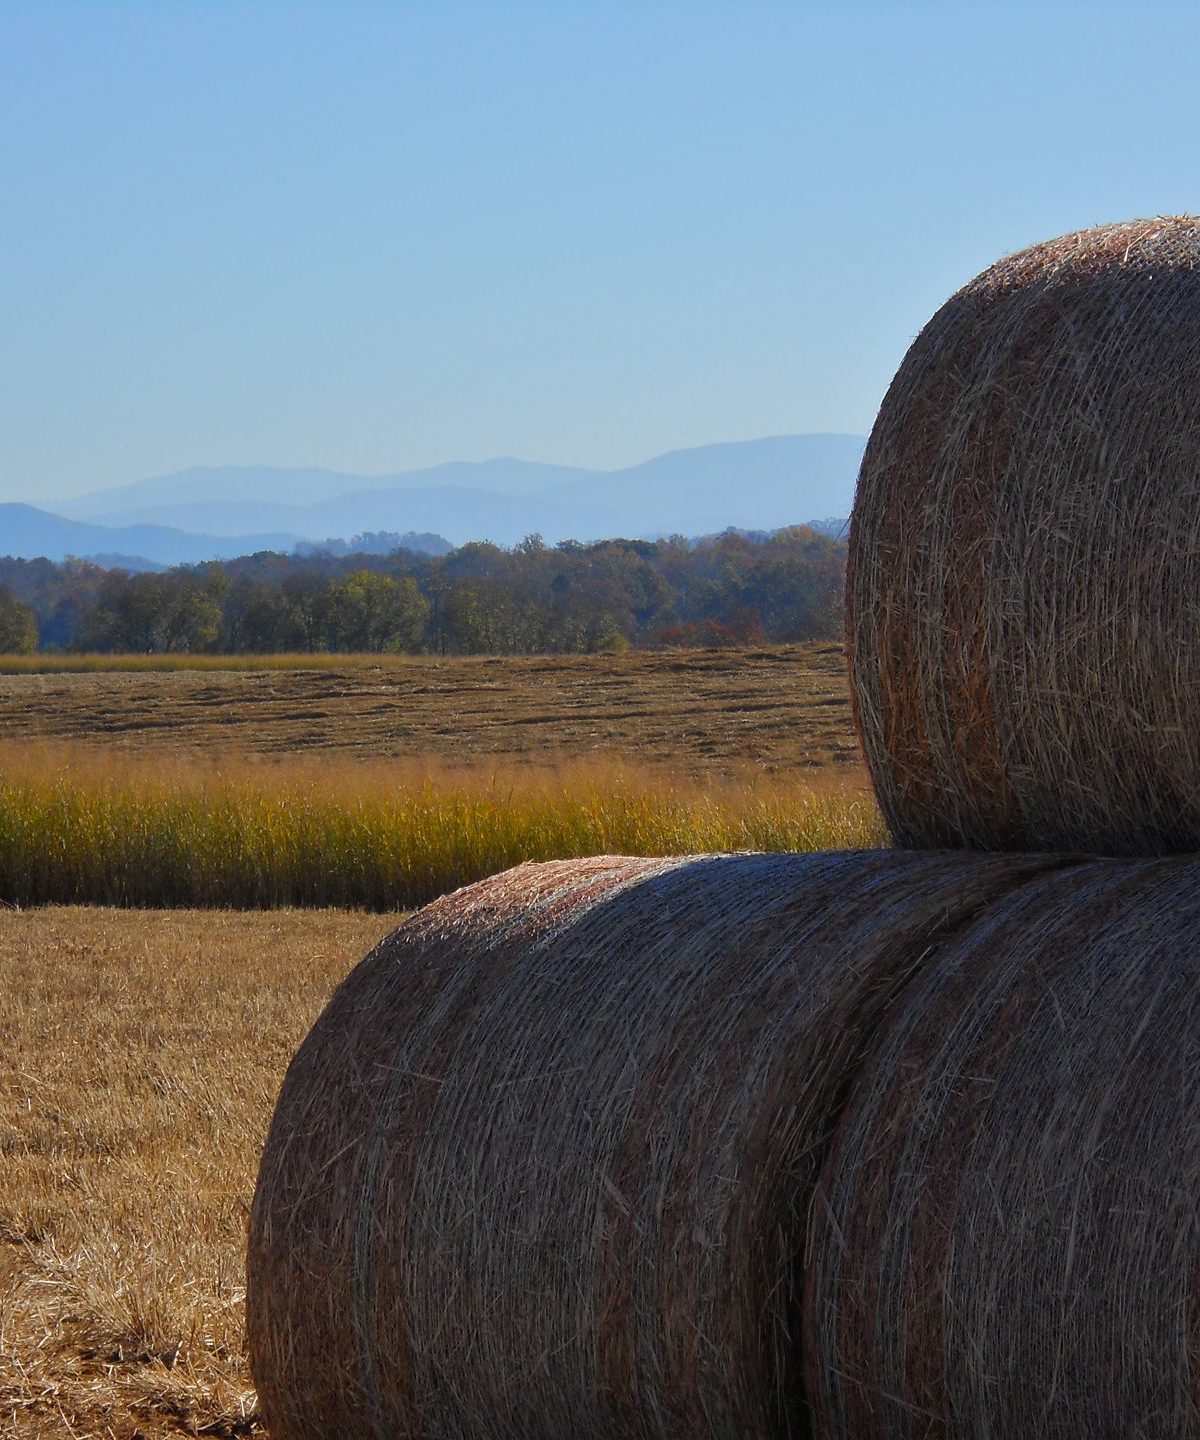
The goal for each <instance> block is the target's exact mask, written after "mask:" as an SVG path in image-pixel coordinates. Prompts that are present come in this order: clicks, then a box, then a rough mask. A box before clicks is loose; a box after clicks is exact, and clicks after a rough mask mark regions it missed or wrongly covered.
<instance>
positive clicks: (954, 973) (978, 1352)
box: [806, 857, 1200, 1440]
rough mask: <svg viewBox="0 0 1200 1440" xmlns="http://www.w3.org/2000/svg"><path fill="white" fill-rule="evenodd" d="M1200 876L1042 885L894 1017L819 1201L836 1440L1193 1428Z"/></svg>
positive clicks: (1112, 877) (820, 1313)
mask: <svg viewBox="0 0 1200 1440" xmlns="http://www.w3.org/2000/svg"><path fill="white" fill-rule="evenodd" d="M1198 940H1200V860H1198V859H1196V858H1192V857H1188V858H1186V859H1176V860H1157V861H1144V862H1137V861H1125V862H1119V861H1097V862H1094V863H1093V864H1091V865H1088V866H1084V867H1081V868H1078V869H1073V870H1070V871H1063V872H1058V873H1054V874H1048V875H1046V876H1044V877H1043V878H1042V879H1041V880H1039V881H1038V882H1036V883H1035V884H1033V885H1029V886H1026V887H1024V888H1023V889H1022V890H1021V891H1020V892H1019V893H1015V894H1014V895H1013V896H1012V897H1011V898H1010V899H1009V900H1008V901H1007V902H1002V903H1000V904H998V905H995V906H993V907H992V909H991V910H990V911H989V912H988V913H987V915H986V916H983V917H981V918H980V919H979V920H978V921H977V922H976V923H973V924H972V925H970V926H968V927H967V928H966V929H965V930H964V931H963V932H962V933H960V934H959V935H958V936H956V937H954V938H953V939H952V940H950V941H949V942H948V943H947V944H946V945H945V946H944V947H943V949H942V951H941V953H940V955H939V956H938V958H937V960H936V962H935V963H934V964H933V965H932V966H931V967H930V968H928V969H927V970H926V971H925V972H924V973H923V974H922V975H921V976H920V977H918V978H917V980H916V981H915V982H914V984H913V985H912V987H911V989H910V990H909V991H908V992H907V993H906V994H905V996H904V998H903V1000H902V1001H901V1002H900V1005H899V1006H898V1011H899V1013H898V1014H897V1015H896V1017H895V1020H894V1023H892V1025H891V1026H890V1029H889V1033H888V1034H887V1036H886V1039H885V1040H883V1042H882V1043H881V1046H880V1048H879V1049H878V1050H877V1053H876V1054H875V1056H874V1057H873V1059H872V1060H871V1062H870V1064H869V1065H868V1067H867V1069H866V1072H865V1074H863V1075H862V1076H861V1078H860V1080H859V1082H858V1084H857V1086H856V1089H855V1093H854V1095H853V1097H852V1099H851V1100H850V1103H849V1105H848V1106H847V1108H846V1111H845V1113H844V1115H843V1118H842V1121H841V1127H840V1132H839V1135H838V1139H837V1143H836V1147H835V1150H834V1153H833V1154H832V1155H831V1157H830V1161H829V1164H828V1165H827V1167H826V1169H825V1173H824V1176H823V1178H822V1194H821V1203H820V1204H818V1205H816V1206H814V1208H813V1225H814V1241H813V1250H812V1255H811V1265H810V1270H809V1294H808V1299H807V1331H806V1333H807V1336H808V1353H807V1364H808V1378H809V1395H810V1399H811V1402H812V1404H813V1407H814V1411H815V1417H816V1421H817V1425H816V1430H817V1433H818V1434H819V1435H822V1436H826V1437H828V1440H879V1437H884V1436H886V1437H888V1440H915V1437H918V1436H919V1437H922V1440H932V1437H936V1436H946V1437H949V1436H955V1437H970V1440H1011V1437H1013V1436H1034V1435H1043V1436H1053V1437H1073V1440H1096V1437H1108V1436H1112V1437H1114V1440H1116V1437H1118V1436H1119V1437H1122V1440H1130V1437H1135V1440H1136V1437H1140V1440H1174V1437H1194V1436H1197V1435H1200V1398H1198V1397H1200V1345H1198V1343H1197V1332H1196V1326H1197V1316H1198V1313H1200V1309H1198V1307H1200V1288H1198V1286H1197V1275H1198V1274H1200V1201H1198V1197H1200V945H1198V943H1197V942H1198Z"/></svg>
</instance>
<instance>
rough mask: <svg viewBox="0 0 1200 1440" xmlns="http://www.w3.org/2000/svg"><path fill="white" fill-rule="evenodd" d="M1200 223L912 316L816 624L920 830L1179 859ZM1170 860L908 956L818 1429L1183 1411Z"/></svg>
mask: <svg viewBox="0 0 1200 1440" xmlns="http://www.w3.org/2000/svg"><path fill="white" fill-rule="evenodd" d="M1198 262H1200V222H1198V221H1196V220H1194V219H1190V218H1175V219H1167V220H1155V221H1138V222H1134V223H1132V224H1128V225H1115V226H1106V227H1103V228H1101V229H1098V230H1093V231H1086V232H1082V233H1080V234H1076V235H1068V236H1065V237H1063V238H1062V239H1060V240H1055V241H1051V242H1049V243H1048V244H1045V245H1038V246H1035V247H1033V248H1032V249H1030V250H1028V251H1025V252H1023V253H1021V254H1019V255H1016V256H1013V257H1011V258H1010V259H1008V260H1005V261H1002V262H1001V263H1000V264H999V265H996V266H994V267H993V268H992V269H990V270H988V271H986V272H985V273H984V274H983V275H981V276H980V277H979V278H978V279H977V280H975V281H973V282H972V283H971V284H970V285H968V286H966V287H965V289H963V290H962V291H960V292H959V293H958V294H957V295H955V296H954V297H953V298H952V299H951V300H950V301H949V302H948V303H947V304H946V305H945V306H944V307H943V308H942V310H940V311H939V312H938V314H937V315H936V316H935V317H934V318H933V320H932V321H931V322H930V324H929V325H928V326H927V327H926V329H925V330H924V331H923V332H922V334H921V335H920V336H919V337H918V339H917V341H916V342H915V344H914V345H913V347H912V349H911V350H910V352H909V354H908V356H907V357H906V358H905V360H904V362H903V364H902V366H901V368H900V371H899V373H898V374H897V376H896V379H895V381H894V382H893V385H892V387H891V390H890V391H889V393H888V395H887V397H886V399H885V401H884V404H883V407H882V410H881V412H880V415H879V419H878V422H877V424H876V426H875V429H874V431H873V433H872V436H871V440H870V443H869V445H868V447H867V452H866V455H865V457H864V462H863V469H862V474H861V476H860V481H859V491H858V497H857V500H856V506H855V518H854V526H853V530H852V536H851V555H850V567H849V581H848V592H847V593H848V616H847V635H848V641H849V649H850V655H851V667H852V679H853V687H854V696H855V710H856V715H857V719H858V724H859V728H860V733H861V737H862V741H863V746H864V750H865V751H866V755H867V759H868V764H869V767H870V770H871V774H872V777H873V779H874V782H875V785H876V790H877V793H878V795H879V798H880V803H881V805H882V807H883V809H884V812H885V814H886V816H887V819H888V821H889V823H890V825H891V827H892V829H893V831H894V833H895V835H896V837H897V838H898V840H899V841H900V842H901V843H903V844H907V845H913V846H918V847H924V846H938V845H953V846H958V847H964V848H979V849H985V850H986V849H993V850H994V849H1005V848H1010V849H1016V848H1021V847H1033V848H1036V849H1038V850H1053V849H1060V848H1070V849H1075V850H1084V851H1091V852H1093V853H1100V854H1109V855H1115V856H1135V855H1142V856H1153V855H1158V854H1163V853H1169V852H1176V851H1189V852H1191V851H1197V850H1200V724H1198V723H1197V716H1196V714H1195V699H1196V695H1197V694H1198V693H1200V689H1198V682H1200V648H1198V647H1197V645H1196V640H1197V635H1198V630H1200V363H1198V361H1200V269H1198ZM1198 879H1200V861H1198V860H1197V859H1195V858H1194V857H1191V856H1189V858H1186V859H1182V860H1178V861H1167V860H1150V859H1146V860H1140V861H1139V860H1132V859H1130V860H1126V861H1096V862H1093V863H1092V864H1090V865H1088V866H1084V867H1079V868H1075V869H1071V870H1069V871H1064V872H1060V873H1056V874H1052V875H1047V876H1045V877H1043V879H1042V880H1041V881H1039V882H1037V883H1036V884H1034V885H1032V886H1028V887H1025V888H1024V889H1023V890H1022V891H1020V892H1019V893H1014V894H1013V895H1012V896H1011V897H1010V899H1009V900H1008V901H1007V902H1005V903H1002V904H999V905H997V906H995V907H993V908H992V910H990V911H989V912H988V914H987V915H986V916H981V917H980V918H979V920H978V921H977V922H976V923H973V924H972V925H970V926H968V927H967V928H966V929H965V930H964V931H963V932H962V933H961V934H959V935H957V936H955V937H953V938H951V939H949V940H948V941H947V943H946V944H945V945H944V946H943V947H941V949H940V950H939V952H938V953H937V954H936V955H935V956H933V957H931V960H930V963H929V965H928V966H927V967H926V968H925V970H924V971H923V973H922V975H921V976H919V977H917V979H916V980H915V981H914V983H913V985H912V986H911V988H910V989H909V990H908V991H907V992H906V994H905V996H904V998H903V1001H902V1002H901V1003H900V1005H899V1006H898V1007H897V1009H896V1011H895V1012H894V1013H893V1018H892V1020H891V1022H890V1025H889V1027H888V1028H887V1030H886V1031H885V1032H884V1033H882V1034H881V1036H880V1038H879V1041H878V1047H877V1053H876V1055H875V1056H874V1057H873V1059H872V1061H871V1062H870V1064H869V1065H868V1066H867V1068H866V1071H865V1073H864V1074H863V1075H861V1076H860V1077H859V1079H858V1081H857V1082H856V1084H855V1086H854V1087H853V1089H852V1092H851V1095H850V1097H849V1099H848V1101H847V1104H846V1107H845V1110H844V1113H843V1115H842V1119H841V1123H840V1131H839V1137H838V1141H837V1144H836V1146H835V1148H834V1150H833V1152H832V1153H831V1155H830V1157H829V1159H828V1162H827V1165H826V1167H825V1170H824V1172H823V1175H822V1178H821V1182H820V1187H819V1193H820V1196H821V1203H820V1204H819V1205H817V1206H815V1207H814V1211H813V1227H814V1241H813V1250H812V1254H811V1257H810V1258H811V1265H810V1270H809V1279H808V1293H807V1298H806V1326H807V1330H806V1333H807V1337H808V1349H807V1367H808V1372H807V1373H808V1379H809V1387H810V1398H811V1400H812V1403H813V1406H814V1415H815V1422H816V1425H817V1431H818V1433H819V1434H821V1435H823V1436H829V1437H831V1440H832V1437H844V1440H849V1437H852V1436H853V1437H855V1440H870V1437H882V1436H887V1437H889V1440H900V1437H916V1436H920V1437H923V1440H924V1437H933V1436H967V1437H971V1440H992V1437H994V1440H999V1437H1002V1436H1003V1437H1009V1436H1013V1435H1031V1434H1040V1435H1048V1436H1061V1437H1071V1440H1076V1437H1077V1440H1092V1437H1097V1436H1113V1437H1117V1436H1121V1437H1129V1436H1141V1437H1146V1440H1151V1437H1155V1440H1161V1437H1168V1436H1169V1437H1176V1436H1180V1437H1182V1436H1200V1402H1198V1400H1197V1396H1198V1395H1200V1346H1197V1343H1196V1339H1195V1334H1196V1319H1197V1315H1198V1314H1200V1292H1198V1291H1197V1288H1196V1281H1195V1276H1196V1274H1197V1273H1198V1266H1200V1207H1198V1206H1197V1201H1196V1194H1197V1184H1196V1182H1197V1179H1198V1178H1200V1111H1198V1109H1197V1102H1198V1100H1200V1051H1198V1050H1197V1048H1196V1046H1195V1045H1194V1044H1193V1043H1192V1041H1191V1035H1192V1033H1193V1031H1195V1029H1196V1026H1197V1023H1198V1022H1200V900H1198V898H1197V880H1198Z"/></svg>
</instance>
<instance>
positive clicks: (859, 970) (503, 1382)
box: [249, 852, 1062, 1440]
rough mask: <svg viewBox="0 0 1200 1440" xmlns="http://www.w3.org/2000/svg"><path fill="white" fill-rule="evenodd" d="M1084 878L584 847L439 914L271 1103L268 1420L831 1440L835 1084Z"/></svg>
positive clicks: (331, 1010) (375, 973)
mask: <svg viewBox="0 0 1200 1440" xmlns="http://www.w3.org/2000/svg"><path fill="white" fill-rule="evenodd" d="M1061 863H1062V862H1059V861H1054V860H1045V859H1031V858H1028V857H1025V858H1011V857H999V856H997V857H991V858H984V857H972V856H967V855H916V856H913V855H902V854H899V853H895V852H881V853H878V854H850V853H846V854H832V855H812V856H792V855H773V856H769V855H745V856H714V857H703V858H693V859H684V860H621V859H599V860H581V861H569V862H562V863H554V864H547V865H540V866H524V867H521V868H520V869H518V870H515V871H511V872H509V873H508V874H506V875H502V876H499V877H496V878H495V879H492V880H488V881H484V882H481V883H480V884H477V885H475V886H472V887H470V888H468V889H466V890H462V891H459V892H458V893H457V894H455V895H452V896H449V897H447V898H446V899H443V900H441V901H437V902H435V903H434V904H433V905H431V906H429V907H428V908H427V909H425V910H424V911H422V912H420V913H419V914H418V915H417V916H415V917H414V918H413V919H412V920H410V921H409V922H408V923H407V924H405V925H404V926H402V927H401V929H400V930H398V931H397V932H396V933H395V934H394V935H393V936H392V937H391V938H390V939H389V940H387V941H386V942H385V943H384V944H383V945H382V946H380V948H379V949H378V950H376V951H375V952H374V954H372V955H371V956H369V957H368V958H367V959H366V960H365V961H364V962H363V964H362V965H361V966H360V967H359V968H358V969H357V970H356V971H355V972H354V973H353V974H352V975H351V976H350V978H349V979H348V980H347V981H346V982H345V984H344V985H343V986H342V987H341V989H340V990H339V991H338V993H337V994H336V996H335V997H334V999H333V1001H332V1002H331V1004H330V1005H329V1007H328V1009H327V1010H326V1011H325V1013H324V1015H323V1016H322V1017H321V1019H320V1020H319V1021H318V1023H317V1026H316V1028H315V1029H314V1030H313V1032H312V1033H311V1035H310V1036H309V1038H308V1039H307V1040H306V1041H305V1043H304V1045H303V1047H302V1049H301V1050H300V1052H299V1053H298V1055H297V1057H296V1059H295V1061H294V1063H293V1065H292V1067H291V1069H290V1070H289V1072H288V1076H287V1080H286V1082H285V1084H284V1087H283V1091H282V1094H281V1095H280V1098H279V1103H278V1106H277V1109H276V1112H275V1118H274V1122H273V1124H272V1127H271V1132H270V1136H269V1139H268V1142H267V1146H266V1151H265V1154H264V1156H263V1162H262V1171H261V1175H260V1179H259V1185H258V1191H257V1195H256V1199H255V1205H254V1212H253V1218H252V1223H251V1232H250V1259H249V1329H250V1343H251V1356H252V1362H253V1368H254V1374H255V1379H256V1382H257V1384H258V1388H259V1394H260V1398H261V1403H262V1406H263V1409H264V1411H265V1414H266V1417H267V1420H268V1424H269V1427H270V1431H271V1434H272V1436H274V1437H275V1440H317V1437H328V1436H331V1435H356V1436H376V1437H379V1440H383V1437H396V1436H405V1437H422V1440H451V1437H455V1440H458V1437H462V1436H464V1435H470V1436H472V1437H476V1440H493V1437H495V1440H499V1437H504V1440H562V1437H564V1436H571V1437H573V1440H588V1437H594V1440H613V1437H626V1436H629V1437H632V1436H637V1437H646V1440H649V1437H658V1440H668V1437H672V1440H677V1437H679V1436H682V1435H707V1436H723V1437H730V1440H732V1437H738V1440H755V1437H761V1440H765V1437H769V1436H807V1435H808V1433H809V1430H808V1421H807V1415H806V1412H805V1408H804V1405H803V1400H802V1396H801V1354H800V1344H799V1327H798V1317H799V1311H800V1285H801V1280H802V1260H801V1257H802V1252H803V1247H804V1236H805V1230H806V1226H807V1224H808V1210H809V1197H810V1191H811V1186H812V1182H813V1179H814V1178H815V1174H816V1171H817V1169H818V1167H819V1164H820V1159H821V1156H822V1154H823V1150H824V1146H825V1142H826V1139H827V1136H828V1133H829V1130H830V1127H831V1124H832V1120H833V1117H834V1116H835V1115H836V1113H837V1108H838V1103H839V1100H840V1098H841V1096H842V1094H843V1092H844V1091H845V1089H846V1087H847V1084H848V1083H849V1081H850V1079H851V1077H852V1076H853V1075H854V1074H855V1072H856V1071H857V1069H858V1067H859V1066H860V1064H861V1061H862V1058H863V1055H864V1053H865V1050H866V1048H867V1047H868V1045H869V1044H870V1040H871V1037H872V1035H873V1033H874V1031H875V1028H876V1026H877V1024H878V1022H879V1019H880V1016H881V1015H882V1014H883V1012H884V1011H885V1010H886V1008H887V1007H888V1005H889V1004H890V1003H891V1002H892V1001H893V1000H894V998H895V997H896V995H897V993H898V991H899V990H900V988H901V987H902V986H903V984H904V983H905V981H906V980H907V979H908V977H909V976H910V975H911V973H912V971H913V969H914V967H916V966H917V965H918V963H919V962H920V961H921V960H922V959H923V958H924V957H925V956H926V955H927V954H928V952H929V951H930V948H931V947H932V946H934V945H935V944H936V943H937V941H938V939H939V937H941V936H942V935H944V934H945V933H947V932H952V931H954V930H955V929H956V928H958V927H960V926H961V925H963V924H964V923H966V922H968V921H969V920H970V919H971V918H972V917H974V916H976V915H977V914H978V913H980V912H981V911H986V910H987V908H988V907H989V906H991V905H992V904H993V903H995V901H996V900H997V898H998V897H1003V896H1007V895H1008V894H1010V893H1012V892H1013V891H1014V890H1016V889H1018V888H1020V887H1021V886H1022V885H1024V884H1027V883H1029V882H1030V881H1031V880H1032V879H1034V878H1036V877H1038V876H1040V875H1042V874H1043V873H1045V871H1046V870H1047V869H1048V868H1054V867H1056V866H1057V865H1059V864H1061Z"/></svg>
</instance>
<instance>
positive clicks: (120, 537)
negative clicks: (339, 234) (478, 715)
mask: <svg viewBox="0 0 1200 1440" xmlns="http://www.w3.org/2000/svg"><path fill="white" fill-rule="evenodd" d="M863 444H864V441H863V439H862V437H861V436H857V435H836V434H814V435H782V436H773V437H770V438H768V439H763V440H750V441H740V442H732V443H728V444H721V445H707V446H702V447H700V448H697V449H690V450H672V451H669V452H668V453H666V454H665V455H660V456H658V457H656V458H655V459H653V460H648V461H645V462H644V463H642V464H640V465H632V466H629V467H626V468H624V469H620V470H607V471H602V470H586V469H579V468H576V467H570V466H559V465H545V464H539V463H536V462H532V461H525V460H514V459H497V460H488V461H481V462H468V461H456V462H452V463H450V464H447V465H439V466H436V467H434V468H432V469H426V470H412V471H407V472H404V473H401V474H396V475H376V476H365V475H356V474H350V473H346V472H341V471H334V470H317V469H295V470H289V469H277V468H272V467H267V466H253V467H251V466H229V467H224V468H215V469H192V470H183V471H179V472H177V473H176V474H173V475H163V476H157V477H154V478H151V479H146V480H138V481H135V482H134V483H133V484H130V485H124V486H120V487H117V488H115V489H107V490H96V491H92V492H90V493H89V494H85V495H80V496H77V497H75V498H73V499H71V500H64V501H60V502H57V503H53V504H52V510H53V512H56V513H51V511H50V510H45V509H43V510H38V509H35V508H34V507H32V506H28V505H23V504H20V505H18V504H10V505H0V554H9V555H24V556H33V555H45V556H47V558H50V559H58V558H61V557H62V556H64V555H66V554H75V555H98V554H103V555H105V556H108V557H113V556H127V557H133V556H137V557H142V558H144V559H146V560H149V561H154V562H157V563H160V564H178V563H185V562H186V563H194V562H196V561H198V560H203V559H226V558H230V557H231V556H233V555H237V554H245V553H247V552H250V551H255V550H267V549H272V550H289V549H291V548H292V547H293V546H294V545H295V544H296V543H297V542H298V541H302V540H305V541H318V542H319V541H324V540H331V539H344V540H347V539H350V538H351V537H352V536H354V535H359V534H363V533H365V532H372V531H396V532H401V533H407V532H432V533H433V534H436V535H441V536H444V537H445V538H446V539H447V540H448V541H450V542H451V543H452V544H454V545H461V544H464V543H466V542H467V541H470V540H491V541H493V542H494V543H496V544H499V545H513V544H515V543H517V542H518V541H519V540H521V539H523V538H524V537H525V536H526V535H529V534H532V533H537V534H540V535H541V536H542V537H543V539H545V540H546V541H547V542H548V543H551V544H554V543H557V542H558V541H560V540H579V541H589V540H599V539H605V538H610V537H613V536H624V537H628V538H648V537H654V536H659V535H666V534H685V535H701V534H710V533H713V532H715V531H719V530H724V529H726V528H728V527H730V526H734V527H737V528H739V529H746V530H774V529H778V528H780V527H781V526H784V525H791V524H796V523H799V522H804V521H809V520H815V519H823V518H825V517H828V516H841V515H846V514H848V513H849V510H850V505H851V501H852V499H853V493H854V481H855V476H856V474H857V471H858V465H859V461H860V459H861V457H862V449H863Z"/></svg>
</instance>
